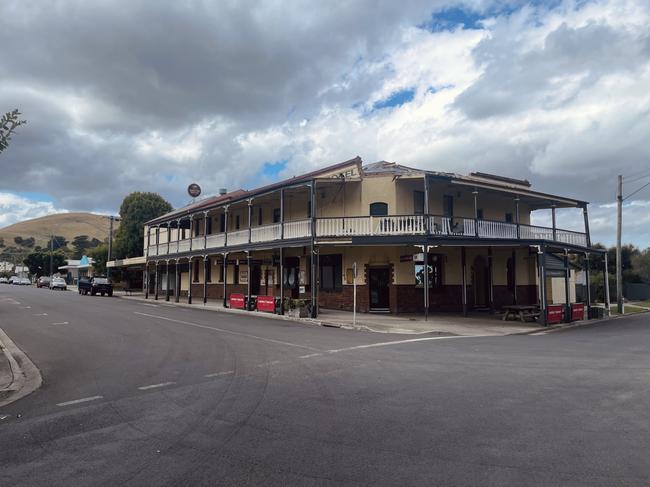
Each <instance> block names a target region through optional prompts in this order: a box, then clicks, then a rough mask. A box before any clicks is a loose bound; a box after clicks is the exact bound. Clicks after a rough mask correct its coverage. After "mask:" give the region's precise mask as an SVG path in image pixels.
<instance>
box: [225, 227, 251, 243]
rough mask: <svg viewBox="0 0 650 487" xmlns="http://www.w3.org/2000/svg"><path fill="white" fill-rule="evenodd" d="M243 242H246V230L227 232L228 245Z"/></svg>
mask: <svg viewBox="0 0 650 487" xmlns="http://www.w3.org/2000/svg"><path fill="white" fill-rule="evenodd" d="M245 243H248V230H237V231H236V232H228V247H230V246H231V245H242V244H245Z"/></svg>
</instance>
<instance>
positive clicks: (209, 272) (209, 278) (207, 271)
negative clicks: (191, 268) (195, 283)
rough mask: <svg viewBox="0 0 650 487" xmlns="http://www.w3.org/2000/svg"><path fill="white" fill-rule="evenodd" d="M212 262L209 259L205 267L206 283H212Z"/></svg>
mask: <svg viewBox="0 0 650 487" xmlns="http://www.w3.org/2000/svg"><path fill="white" fill-rule="evenodd" d="M211 266H212V262H210V257H208V261H207V265H206V266H205V282H212V267H211Z"/></svg>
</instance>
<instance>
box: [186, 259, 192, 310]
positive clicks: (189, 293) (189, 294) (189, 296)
mask: <svg viewBox="0 0 650 487" xmlns="http://www.w3.org/2000/svg"><path fill="white" fill-rule="evenodd" d="M192 264H193V262H192V257H190V258H189V264H188V266H189V272H188V275H187V277H188V279H187V304H192V278H193V276H192V271H193V269H192V267H193V266H192Z"/></svg>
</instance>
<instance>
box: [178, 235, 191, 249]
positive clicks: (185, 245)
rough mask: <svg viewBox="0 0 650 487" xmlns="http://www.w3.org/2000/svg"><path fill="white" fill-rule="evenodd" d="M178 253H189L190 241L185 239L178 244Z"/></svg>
mask: <svg viewBox="0 0 650 487" xmlns="http://www.w3.org/2000/svg"><path fill="white" fill-rule="evenodd" d="M178 251H179V252H189V251H190V239H189V238H186V239H185V240H181V241H180V242H178Z"/></svg>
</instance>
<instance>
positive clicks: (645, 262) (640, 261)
mask: <svg viewBox="0 0 650 487" xmlns="http://www.w3.org/2000/svg"><path fill="white" fill-rule="evenodd" d="M632 265H633V267H634V271H635V272H636V274H637V275H638V276H639V277H640V278H641V280H642V281H643V282H645V283H647V284H650V247H648V248H647V249H645V250H644V251H643V252H639V253H638V254H636V255H635V256H633V257H632Z"/></svg>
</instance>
